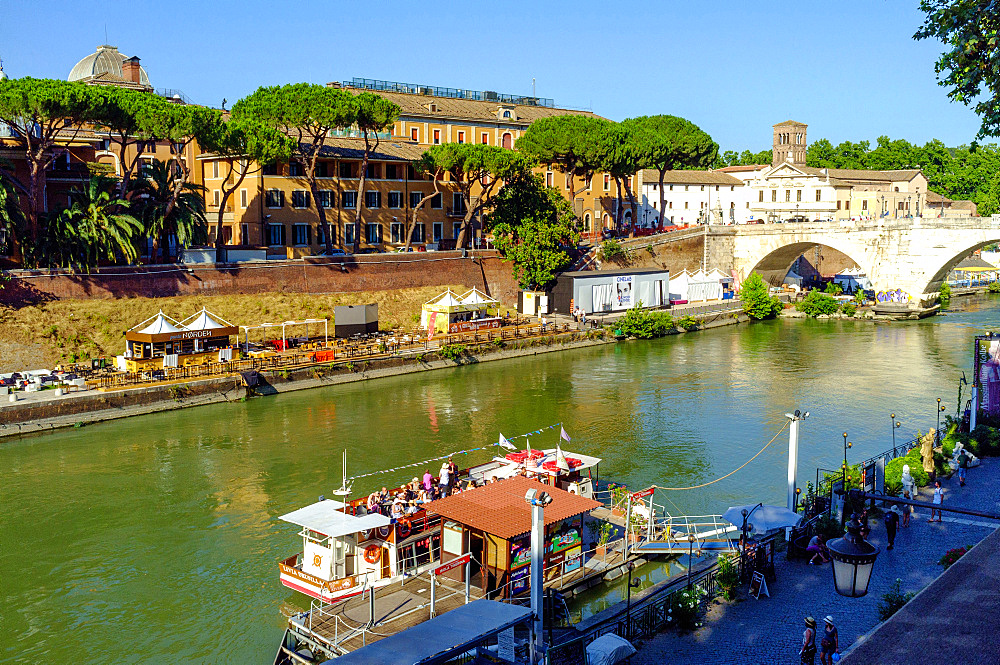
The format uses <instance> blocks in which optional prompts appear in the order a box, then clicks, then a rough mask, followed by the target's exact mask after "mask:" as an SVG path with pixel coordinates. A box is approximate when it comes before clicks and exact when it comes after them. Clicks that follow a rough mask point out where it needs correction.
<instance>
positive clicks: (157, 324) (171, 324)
mask: <svg viewBox="0 0 1000 665" xmlns="http://www.w3.org/2000/svg"><path fill="white" fill-rule="evenodd" d="M146 323H149V325H147V326H146V327H145V328H143V329H142V330H136V328H138V327H139V326H141V325H144V324H146ZM183 330H187V329H186V328H185V327H184V326H183V325H182V324H181V323H180V322H179V321H175V320H174V319H171V318H170V317H169V316H167V315H166V314H164V313H163V310H160V312H159V313H158V314H157V315H156V316H151V317H149V318H148V319H146V320H145V321H143V322H142V323H140V324H139V325H137V326H135V328H132V331H133V332H138V333H142V334H144V335H159V334H161V333H172V332H181V331H183Z"/></svg>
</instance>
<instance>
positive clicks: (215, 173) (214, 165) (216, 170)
mask: <svg viewBox="0 0 1000 665" xmlns="http://www.w3.org/2000/svg"><path fill="white" fill-rule="evenodd" d="M212 177H213V178H218V177H219V162H217V161H215V162H212Z"/></svg>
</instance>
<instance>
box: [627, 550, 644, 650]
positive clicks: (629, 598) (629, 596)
mask: <svg viewBox="0 0 1000 665" xmlns="http://www.w3.org/2000/svg"><path fill="white" fill-rule="evenodd" d="M633 570H635V562H633V561H629V562H628V587H627V588H626V590H625V594H626V595H625V622H626V624H625V632H626V633H627V635H626V638H625V639H632V637H631V636H632V613H631V610H632V589H633V588H638V587H639V585H640V584H641V582H640V581H639V580H636V581H635V582H633V581H632V571H633Z"/></svg>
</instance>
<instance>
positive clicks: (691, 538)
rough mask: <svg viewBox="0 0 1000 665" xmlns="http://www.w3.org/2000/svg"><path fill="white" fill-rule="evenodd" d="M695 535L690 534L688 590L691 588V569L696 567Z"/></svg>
mask: <svg viewBox="0 0 1000 665" xmlns="http://www.w3.org/2000/svg"><path fill="white" fill-rule="evenodd" d="M693 560H694V534H693V533H689V534H688V588H689V589H690V588H691V568H693V567H694V564H693V563H692V561H693Z"/></svg>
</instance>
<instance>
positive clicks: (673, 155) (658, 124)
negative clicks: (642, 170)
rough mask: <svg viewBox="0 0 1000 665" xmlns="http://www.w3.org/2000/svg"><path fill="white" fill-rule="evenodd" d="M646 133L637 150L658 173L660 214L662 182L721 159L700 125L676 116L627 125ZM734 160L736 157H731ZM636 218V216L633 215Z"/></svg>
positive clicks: (663, 204)
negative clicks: (681, 171)
mask: <svg viewBox="0 0 1000 665" xmlns="http://www.w3.org/2000/svg"><path fill="white" fill-rule="evenodd" d="M626 122H627V123H630V124H632V125H634V126H637V127H641V128H643V129H644V130H645V133H643V134H642V135H640V136H641V138H642V139H643V141H642V142H641V143H640V144H639V145H638V146H637V149H638V151H639V153H640V155H641V159H640V160H639V161H641V162H642V163H643V166H644V167H648V168H653V169H656V170H657V172H658V173H659V178H658V180H657V182H658V183H659V187H658V189H659V192H660V213H661V214H662V212H663V210H664V209H665V208H666V193H665V192H664V190H663V178H664V176H665V174H666V172H667V171H672V170H675V169H706V168H709V167H711V166H712V165H713V164H714V163H715V161H716V159H717V158H718V155H719V146H718V144H717V143H715V141H713V140H712V137H711V136H709V135H708V134H706V133H705V132H704V131H702V130H701V129H700V128H699V127H698V126H697V125H695V124H694V123H693V122H691V121H689V120H685V119H684V118H678V117H677V116H673V115H652V116H641V117H638V118H633V119H632V120H628V121H626ZM729 154H730V155H731V156H732V157H734V158H735V155H736V153H732V152H730V153H729ZM632 214H633V215H635V213H634V212H633V213H632Z"/></svg>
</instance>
